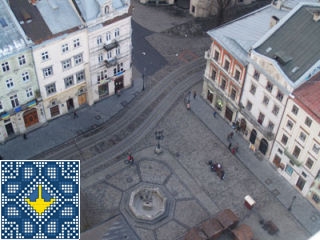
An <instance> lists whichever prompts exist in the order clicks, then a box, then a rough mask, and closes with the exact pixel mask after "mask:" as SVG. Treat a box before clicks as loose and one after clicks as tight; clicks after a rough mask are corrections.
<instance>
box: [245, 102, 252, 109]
mask: <svg viewBox="0 0 320 240" xmlns="http://www.w3.org/2000/svg"><path fill="white" fill-rule="evenodd" d="M246 109H247V110H248V111H251V109H252V103H251V102H250V101H248V102H247V105H246Z"/></svg>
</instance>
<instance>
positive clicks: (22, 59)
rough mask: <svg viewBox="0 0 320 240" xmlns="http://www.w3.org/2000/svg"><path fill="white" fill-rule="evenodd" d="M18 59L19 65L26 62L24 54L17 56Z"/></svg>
mask: <svg viewBox="0 0 320 240" xmlns="http://www.w3.org/2000/svg"><path fill="white" fill-rule="evenodd" d="M18 61H19V65H20V66H21V65H24V64H26V58H25V57H24V55H22V56H20V57H18Z"/></svg>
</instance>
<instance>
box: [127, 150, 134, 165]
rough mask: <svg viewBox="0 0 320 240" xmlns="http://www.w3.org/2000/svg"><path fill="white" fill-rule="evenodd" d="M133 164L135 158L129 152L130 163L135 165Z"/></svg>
mask: <svg viewBox="0 0 320 240" xmlns="http://www.w3.org/2000/svg"><path fill="white" fill-rule="evenodd" d="M133 162H134V158H133V156H132V154H131V152H128V163H130V164H133Z"/></svg>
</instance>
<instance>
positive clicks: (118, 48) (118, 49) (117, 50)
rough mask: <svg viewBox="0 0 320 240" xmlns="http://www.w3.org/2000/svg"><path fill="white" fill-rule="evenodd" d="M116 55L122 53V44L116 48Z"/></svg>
mask: <svg viewBox="0 0 320 240" xmlns="http://www.w3.org/2000/svg"><path fill="white" fill-rule="evenodd" d="M116 55H117V56H119V55H120V46H118V47H117V48H116Z"/></svg>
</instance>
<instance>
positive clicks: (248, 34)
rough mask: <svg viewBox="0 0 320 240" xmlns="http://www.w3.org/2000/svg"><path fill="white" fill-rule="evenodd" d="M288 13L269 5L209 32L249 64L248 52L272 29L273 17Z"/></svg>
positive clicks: (234, 54)
mask: <svg viewBox="0 0 320 240" xmlns="http://www.w3.org/2000/svg"><path fill="white" fill-rule="evenodd" d="M286 14H288V11H287V10H280V9H276V8H275V7H272V6H271V5H268V6H265V7H263V8H260V9H258V10H257V11H254V12H252V13H249V14H247V15H245V16H243V17H241V18H238V19H236V20H235V21H232V22H230V23H227V24H225V25H223V26H221V27H219V28H215V29H212V30H210V31H208V32H207V33H208V34H209V35H210V36H211V37H212V38H214V39H215V40H217V41H218V42H219V44H221V45H222V46H223V47H224V48H225V49H226V50H227V51H229V52H230V53H231V54H232V55H233V56H234V57H235V58H236V59H238V60H239V61H240V62H241V63H242V64H244V65H247V63H248V53H249V51H250V49H251V47H252V46H253V44H254V43H256V42H257V41H258V40H259V39H260V38H261V37H262V36H263V35H264V34H265V33H266V32H267V31H268V30H269V29H270V20H271V17H272V16H276V17H277V18H279V19H281V18H282V17H284V16H285V15H286Z"/></svg>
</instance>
